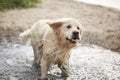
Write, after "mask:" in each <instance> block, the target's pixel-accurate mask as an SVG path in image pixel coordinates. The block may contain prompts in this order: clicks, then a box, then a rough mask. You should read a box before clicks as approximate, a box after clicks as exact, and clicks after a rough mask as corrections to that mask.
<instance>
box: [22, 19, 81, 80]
mask: <svg viewBox="0 0 120 80" xmlns="http://www.w3.org/2000/svg"><path fill="white" fill-rule="evenodd" d="M67 20H69V19H65V20H64V19H60V20H56V21H55V20H40V21H38V22H36V23H35V24H34V25H33V26H32V27H31V29H29V30H28V31H25V32H24V33H22V34H21V37H22V38H23V37H27V36H31V45H32V47H33V51H34V61H35V62H36V63H38V64H40V65H41V79H46V78H47V71H48V69H49V67H50V66H51V65H52V64H58V67H59V68H60V69H61V71H62V75H63V76H68V75H69V57H70V50H71V49H72V48H73V47H75V46H76V44H71V43H69V42H67V41H66V40H65V38H64V37H63V36H64V35H63V34H61V32H60V29H61V28H58V27H61V25H63V24H64V23H65V22H66V21H67ZM70 20H71V21H72V20H73V19H70ZM52 23H54V24H52ZM68 24H69V22H68ZM80 32H81V29H80Z"/></svg>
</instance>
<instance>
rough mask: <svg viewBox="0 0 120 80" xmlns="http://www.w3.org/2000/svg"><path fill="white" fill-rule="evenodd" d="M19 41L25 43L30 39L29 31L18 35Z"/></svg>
mask: <svg viewBox="0 0 120 80" xmlns="http://www.w3.org/2000/svg"><path fill="white" fill-rule="evenodd" d="M19 38H20V40H22V41H24V42H26V41H28V40H29V39H30V38H31V29H28V30H25V31H24V32H23V33H20V35H19Z"/></svg>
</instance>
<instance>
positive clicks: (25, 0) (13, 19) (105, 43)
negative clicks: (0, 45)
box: [0, 0, 120, 51]
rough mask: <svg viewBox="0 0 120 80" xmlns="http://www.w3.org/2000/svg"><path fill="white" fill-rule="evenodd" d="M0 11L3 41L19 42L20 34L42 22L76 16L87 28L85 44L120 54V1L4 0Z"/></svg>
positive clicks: (0, 27) (85, 30) (0, 39)
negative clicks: (37, 22) (40, 20)
mask: <svg viewBox="0 0 120 80" xmlns="http://www.w3.org/2000/svg"><path fill="white" fill-rule="evenodd" d="M86 3H87V4H86ZM91 4H94V5H91ZM0 10H1V11H0V41H1V42H2V41H4V40H5V41H7V42H14V43H18V42H19V41H18V39H17V38H18V34H19V33H20V32H22V31H23V30H25V29H27V28H30V27H31V26H32V25H33V23H35V22H36V21H38V20H39V19H46V18H47V19H48V18H49V19H57V18H62V17H73V18H76V19H77V20H79V22H80V23H81V24H82V25H83V26H84V28H85V29H84V36H83V41H82V42H83V43H84V42H85V43H90V44H96V45H99V46H102V47H104V48H107V49H111V50H113V51H120V1H119V0H114V1H113V0H52V1H50V0H43V1H41V0H1V2H0Z"/></svg>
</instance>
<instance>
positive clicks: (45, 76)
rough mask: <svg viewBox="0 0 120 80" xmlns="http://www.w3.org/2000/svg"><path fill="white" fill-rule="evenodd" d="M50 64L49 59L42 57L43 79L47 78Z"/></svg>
mask: <svg viewBox="0 0 120 80" xmlns="http://www.w3.org/2000/svg"><path fill="white" fill-rule="evenodd" d="M48 68H49V64H48V62H47V60H45V59H43V58H42V59H41V80H47V72H48Z"/></svg>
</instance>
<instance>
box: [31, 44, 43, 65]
mask: <svg viewBox="0 0 120 80" xmlns="http://www.w3.org/2000/svg"><path fill="white" fill-rule="evenodd" d="M32 47H33V52H34V62H35V63H37V64H39V63H40V60H41V57H42V54H43V45H38V46H37V45H35V44H32Z"/></svg>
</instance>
